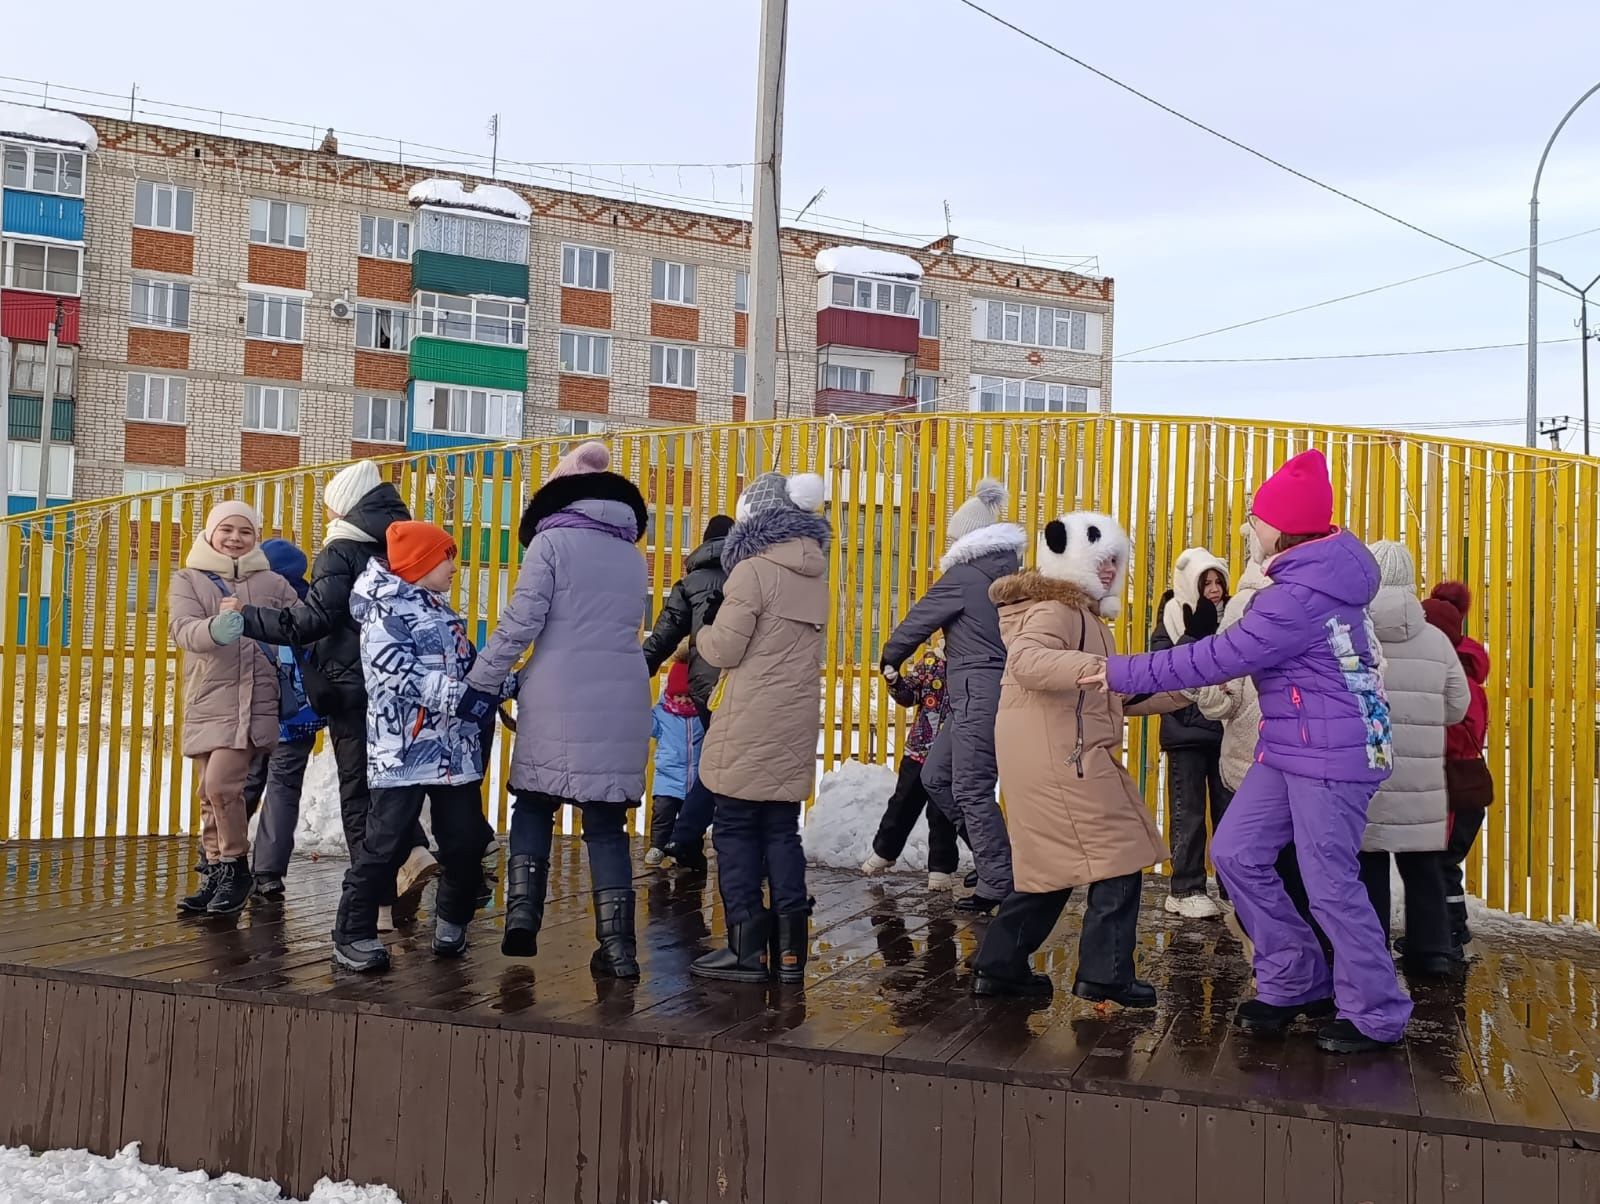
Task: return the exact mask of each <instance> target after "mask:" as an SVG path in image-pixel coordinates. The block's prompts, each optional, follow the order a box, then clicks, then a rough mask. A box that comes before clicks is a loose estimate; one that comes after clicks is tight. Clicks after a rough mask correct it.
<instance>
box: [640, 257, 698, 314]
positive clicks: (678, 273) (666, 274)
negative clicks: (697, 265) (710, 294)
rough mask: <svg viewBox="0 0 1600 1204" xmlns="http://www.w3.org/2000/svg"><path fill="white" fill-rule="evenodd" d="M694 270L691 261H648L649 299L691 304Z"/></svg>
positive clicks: (676, 303) (692, 302)
mask: <svg viewBox="0 0 1600 1204" xmlns="http://www.w3.org/2000/svg"><path fill="white" fill-rule="evenodd" d="M694 277H695V270H694V264H692V263H673V262H671V261H670V260H666V259H654V260H651V262H650V299H651V300H652V301H665V302H667V303H669V304H671V305H693V304H694V303H695V301H694Z"/></svg>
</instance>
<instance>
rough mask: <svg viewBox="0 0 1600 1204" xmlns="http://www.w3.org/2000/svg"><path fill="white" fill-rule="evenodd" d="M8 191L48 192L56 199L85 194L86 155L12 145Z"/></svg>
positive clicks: (7, 170) (8, 159) (7, 165)
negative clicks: (16, 189)
mask: <svg viewBox="0 0 1600 1204" xmlns="http://www.w3.org/2000/svg"><path fill="white" fill-rule="evenodd" d="M0 179H3V180H4V183H5V186H6V187H7V188H19V189H22V190H23V191H25V192H48V193H50V194H51V195H52V196H82V195H83V154H82V153H81V152H80V151H55V150H46V149H44V148H43V147H35V146H8V147H6V154H5V169H4V175H3V177H0Z"/></svg>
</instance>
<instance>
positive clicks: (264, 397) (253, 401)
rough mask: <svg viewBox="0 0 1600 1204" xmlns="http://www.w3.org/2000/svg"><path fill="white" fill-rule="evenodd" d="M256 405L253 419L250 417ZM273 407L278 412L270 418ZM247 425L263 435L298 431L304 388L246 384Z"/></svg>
mask: <svg viewBox="0 0 1600 1204" xmlns="http://www.w3.org/2000/svg"><path fill="white" fill-rule="evenodd" d="M252 406H253V407H254V408H255V411H256V413H255V418H254V420H253V421H252V419H251V417H250V410H251V407H252ZM269 409H270V412H271V413H272V414H273V415H274V417H273V418H272V419H271V421H270V422H269V420H268V417H267V415H268V412H269ZM291 410H292V411H293V413H292V414H291V413H290V411H291ZM243 427H244V429H245V430H247V431H255V432H256V433H258V434H262V435H298V434H299V433H300V390H299V389H298V388H296V387H295V386H293V385H246V386H245V387H244V423H243Z"/></svg>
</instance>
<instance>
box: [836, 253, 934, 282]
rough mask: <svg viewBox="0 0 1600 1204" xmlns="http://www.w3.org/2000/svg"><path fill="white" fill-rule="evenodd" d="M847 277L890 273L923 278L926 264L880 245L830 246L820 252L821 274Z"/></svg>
mask: <svg viewBox="0 0 1600 1204" xmlns="http://www.w3.org/2000/svg"><path fill="white" fill-rule="evenodd" d="M834 272H843V273H844V274H845V275H847V276H890V277H893V278H895V279H900V280H921V279H922V265H921V264H919V263H918V262H917V261H916V260H915V259H912V258H911V256H909V255H902V254H900V253H899V252H898V251H880V250H878V248H876V247H829V248H828V249H827V250H825V251H818V252H817V274H818V275H819V276H828V275H832V274H833V273H834Z"/></svg>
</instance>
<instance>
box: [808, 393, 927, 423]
mask: <svg viewBox="0 0 1600 1204" xmlns="http://www.w3.org/2000/svg"><path fill="white" fill-rule="evenodd" d="M915 404H916V398H914V397H897V396H896V395H894V394H893V393H857V392H854V391H853V390H850V389H818V390H817V413H818V414H819V415H820V414H835V415H837V416H838V417H840V418H853V417H858V416H860V415H862V414H883V413H887V412H888V411H890V410H904V409H909V408H910V407H911V406H914V405H915Z"/></svg>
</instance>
